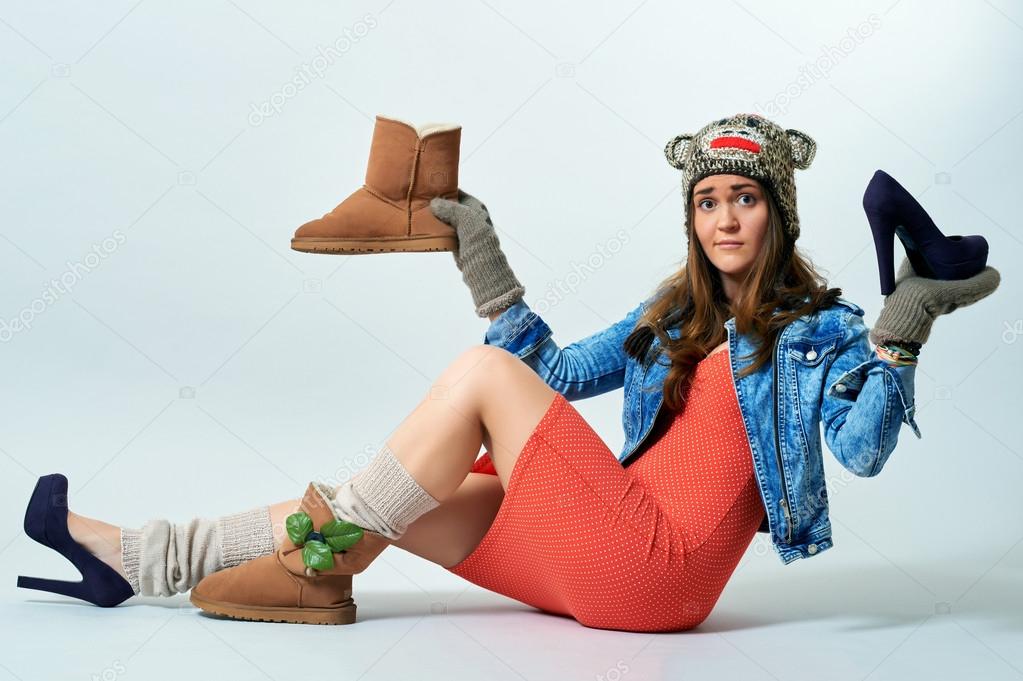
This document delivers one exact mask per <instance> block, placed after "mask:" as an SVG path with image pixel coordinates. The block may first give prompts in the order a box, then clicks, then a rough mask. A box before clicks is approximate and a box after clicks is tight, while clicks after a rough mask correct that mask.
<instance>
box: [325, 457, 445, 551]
mask: <svg viewBox="0 0 1023 681" xmlns="http://www.w3.org/2000/svg"><path fill="white" fill-rule="evenodd" d="M331 504H332V505H333V507H334V512H335V513H336V514H337V516H338V517H339V518H341V519H342V520H347V521H348V522H351V523H355V524H356V525H358V526H359V527H361V528H363V529H366V530H372V531H373V532H376V533H378V534H382V535H384V536H385V537H387V538H388V539H397V538H398V537H400V536H401V535H402V534H404V533H405V530H406V529H408V526H409V524H411V523H412V521H414V520H415V519H416V518H418V517H419V516H421V515H423V514H424V513H426V512H427V511H430V510H432V509H434V508H436V507H437V506H439V505H440V502H439V501H437V500H436V499H435V498H433V497H432V496H431V495H430V494H429V492H427V491H426V490H424V489H423V488H422V487H420V486H419V483H418V482H416V479H415V478H413V477H412V475H411V474H409V472H408V470H406V469H405V467H404V466H403V465H402V464H401V462H400V461H398V459H396V458H395V457H394V452H392V451H391V448H390V447H388V446H387V443H384V446H383V447H381V448H380V451H379V452H377V455H376V456H374V457H373V460H372V461H370V462H369V465H368V466H366V467H365V468H364V469H362V470H361V471H359V473H358V474H357V475H356V476H355V477H353V478H352V479H351V480H349V481H348V482H346V483H344V484H342V485H339V486H338V487H337V488H336V490H335V494H334V498H333V499H332V500H331Z"/></svg>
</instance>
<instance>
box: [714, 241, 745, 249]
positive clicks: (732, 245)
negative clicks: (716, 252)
mask: <svg viewBox="0 0 1023 681" xmlns="http://www.w3.org/2000/svg"><path fill="white" fill-rule="evenodd" d="M740 246H742V244H741V243H736V242H734V241H731V242H728V241H722V242H721V243H719V244H718V248H729V249H731V248H739V247H740Z"/></svg>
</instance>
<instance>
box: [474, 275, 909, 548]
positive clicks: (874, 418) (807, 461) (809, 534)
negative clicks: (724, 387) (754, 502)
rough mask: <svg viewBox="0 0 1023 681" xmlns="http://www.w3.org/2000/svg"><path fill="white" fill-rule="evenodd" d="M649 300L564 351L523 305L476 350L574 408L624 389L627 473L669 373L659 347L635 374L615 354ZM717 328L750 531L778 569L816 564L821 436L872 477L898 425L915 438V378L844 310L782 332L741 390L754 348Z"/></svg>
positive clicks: (822, 539)
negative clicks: (740, 436) (754, 512)
mask: <svg viewBox="0 0 1023 681" xmlns="http://www.w3.org/2000/svg"><path fill="white" fill-rule="evenodd" d="M655 295H656V294H655ZM654 299H655V297H654V296H651V297H650V298H647V299H646V300H644V301H643V302H642V303H640V304H639V305H637V306H636V307H635V308H634V309H633V310H632V311H630V312H629V313H628V314H627V315H626V316H625V318H624V319H622V320H621V321H619V322H617V323H615V324H612V325H611V326H609V327H608V328H606V329H604V330H602V331H598V332H596V333H594V334H592V335H590V336H588V337H586V338H583V339H582V340H578V341H576V342H574V343H572V344H570V345H568V346H566V347H564V348H562V347H559V346H558V344H557V343H556V342H555V341H554V340H553V338H552V335H553V332H552V331H551V329H550V327H549V326H548V325H547V324H546V322H544V320H543V319H542V318H541V317H540V316H539V315H537V314H536V313H535V312H533V311H532V310H531V309H530V308H529V306H528V305H527V304H526V303H525V302H524V301H523V300H519V301H518V302H516V303H515V304H513V305H512V306H510V307H509V308H507V309H506V310H504V311H503V312H502V313H501V314H500V315H499V316H498V317H496V318H495V319H494V320H493V322H491V324H490V327H489V328H488V329H487V331H486V334H485V336H484V340H483V342H484V344H487V345H496V346H499V347H502V348H504V349H505V350H507V351H509V352H511V353H512V354H514V355H516V356H518V357H519V358H520V359H521V360H522V361H523V362H525V363H526V364H527V365H529V366H530V367H531V368H532V369H533V370H534V371H536V372H537V374H538V375H539V376H540V377H541V378H542V379H543V380H544V381H545V382H546V383H547V385H549V386H550V387H552V388H554V389H555V390H557V391H558V392H560V393H561V394H562V395H564V396H565V398H566V399H568V400H569V401H572V400H579V399H583V398H587V397H592V396H594V395H600V394H602V393H606V392H608V391H610V390H615V389H617V388H621V387H623V386H624V388H625V395H624V408H623V411H622V425H623V426H624V429H625V444H624V446H623V447H622V451H621V452H620V453H619V454H618V455H617V458H618V460H619V461H620V462H622V463H623V464H627V462H628V460H629V457H630V456H631V455H632V454H633V453H635V452H636V451H637V449H638V448H639V447H640V445H642V444H643V443H644V440H645V439H646V437H647V436H648V435H649V434H650V432H651V430H652V429H653V426H654V422H655V420H656V418H657V414H658V412H659V411H660V408H661V405H662V402H663V392H662V388H663V384H664V380H665V378H666V377H667V374H668V370H669V368H670V362H669V361H668V358H667V355H666V354H664V353H663V348H661V347H660V342H659V340H658V339H657V338H656V337H655V338H654V340H653V343H652V345H651V347H650V350H649V351H648V353H647V355H646V358H645V359H644V360H643V361H642V362H640V361H639V360H637V359H636V358H634V357H632V356H630V355H628V354H627V353H626V352H625V350H624V349H623V348H622V343H623V342H624V340H625V338H626V337H627V336H628V335H629V333H631V331H632V329H633V328H634V327H635V325H636V322H637V321H638V319H639V317H640V315H641V314H642V313H643V311H644V310H646V309H647V307H648V306H649V305H650V304H651V303H652V302H653V301H654ZM724 326H725V328H726V329H727V331H728V352H729V355H730V360H729V361H730V365H731V373H732V383H733V386H734V388H735V393H736V396H737V398H738V404H739V409H740V411H741V413H742V419H743V423H744V426H745V430H746V436H747V438H748V440H749V447H750V451H751V453H752V457H753V465H754V470H755V473H756V476H757V481H758V483H759V487H760V494H761V498H762V500H763V502H764V507H765V509H766V510H767V514H766V517H765V519H764V522H763V523H762V524H761V526H760V528H759V529H758V530H757V531H758V532H766V533H769V534H770V536H771V539H772V543H773V545H774V548H775V551H776V552H777V553H778V555H779V557H780V558H781V561H782V563H783V564H788V563H790V562H792V561H794V560H796V559H797V558H807V557H810V556H813V555H816V554H818V553H820V552H822V551H824V550H826V549H829V548H831V546H832V543H833V542H832V537H831V522H830V520H829V518H828V497H827V487H826V484H825V478H824V462H823V455H822V451H821V425H823V432H824V442H825V443H826V444H827V445H828V448H829V449H830V450H831V452H832V453H833V454H834V456H835V458H837V459H838V461H839V462H840V463H841V464H842V466H844V467H845V468H846V469H847V470H849V471H851V472H852V473H853V474H855V475H857V476H862V477H869V476H874V475H877V474H878V473H879V472H880V471H881V468H882V467H883V466H884V465H885V462H886V461H887V460H888V456H889V455H890V454H891V453H892V450H894V449H895V445H896V442H897V441H898V435H899V430H900V427H901V425H902V423H906V424H908V425H909V426H910V427H911V428H912V430H913V433H914V434H915V435H916V436H917V437H918V438H919V437H921V436H920V429H919V428H918V427H917V425H916V421H915V420H914V418H913V414H914V411H915V401H914V395H913V391H914V376H915V370H916V367H915V366H905V367H897V366H892V365H889V364H888V363H887V362H885V361H884V360H882V359H880V358H879V357H877V355H876V354H875V353H874V351H873V349H872V347H871V345H870V342H869V339H868V336H867V331H868V329H867V326H866V325H865V324H864V322H863V309H862V308H861V307H859V306H858V305H856V304H855V303H852V302H850V301H848V300H846V299H844V298H838V299H837V301H836V304H835V305H832V306H831V307H828V308H826V309H822V310H818V311H817V312H815V313H814V314H812V315H804V316H803V317H800V318H799V319H797V320H796V321H794V322H792V323H790V324H788V325H787V326H786V327H785V328H784V329H783V330H782V332H781V333H780V334H779V337H778V341H777V343H776V345H775V347H774V359H773V361H772V362H770V363H765V365H764V366H762V367H761V368H760V369H759V370H758V371H756V372H754V373H752V374H750V375H749V376H745V377H742V378H738V374H739V372H740V371H741V370H742V369H743V368H744V367H745V366H747V365H748V364H752V353H753V352H754V351H755V350H756V348H757V347H758V345H757V343H756V341H755V340H754V339H752V338H749V337H747V336H746V335H744V334H738V333H736V330H735V317H732V318H730V319H729V320H728V321H727V322H725V324H724ZM667 334H668V336H669V337H670V338H672V339H676V338H678V337H679V335H680V334H681V330H680V329H679V328H678V327H677V326H675V327H672V328H669V329H667ZM662 356H663V360H661V359H660V358H661V357H662Z"/></svg>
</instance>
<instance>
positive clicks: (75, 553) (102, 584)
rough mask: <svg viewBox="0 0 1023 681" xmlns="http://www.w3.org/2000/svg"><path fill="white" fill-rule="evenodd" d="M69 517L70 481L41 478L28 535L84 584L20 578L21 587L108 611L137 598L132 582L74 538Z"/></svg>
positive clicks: (31, 503)
mask: <svg viewBox="0 0 1023 681" xmlns="http://www.w3.org/2000/svg"><path fill="white" fill-rule="evenodd" d="M67 514H68V505H67V478H66V477H64V476H63V475H61V474H60V473H53V474H51V475H44V476H42V477H40V478H39V480H38V481H37V482H36V486H35V489H34V490H33V491H32V497H31V498H30V499H29V502H28V508H26V509H25V534H27V535H28V536H29V537H31V538H32V539H34V540H35V541H37V542H39V543H40V544H42V545H43V546H46V547H48V548H51V549H53V550H54V551H56V552H58V553H60V554H61V555H62V556H64V557H65V558H67V559H68V560H70V561H71V562H72V563H74V566H75V567H76V568H78V571H79V572H80V573H82V581H80V582H65V581H61V580H58V579H43V578H41V577H25V576H22V575H19V576H18V586H20V587H22V588H24V589H38V590H40V591H50V592H52V593H57V594H61V595H63V596H73V597H74V598H80V599H82V600H85V601H89V602H90V603H92V604H94V605H98V606H101V607H104V608H110V607H113V606H115V605H117V604H119V603H122V602H123V601H125V600H127V599H128V598H130V597H131V596H133V595H134V592H133V591H132V588H131V584H129V583H128V580H126V579H125V578H124V577H122V576H121V575H120V574H119V573H118V572H117V570H115V569H114V568H112V567H110V566H109V565H107V564H106V563H104V562H103V561H101V560H100V559H99V558H97V557H96V556H94V555H92V554H91V553H89V552H88V551H87V550H86V549H85V548H84V547H83V546H82V545H81V544H79V543H78V542H76V541H75V540H74V539H72V538H71V533H70V532H69V531H68V528H67Z"/></svg>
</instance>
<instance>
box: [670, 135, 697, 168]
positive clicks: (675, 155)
mask: <svg viewBox="0 0 1023 681" xmlns="http://www.w3.org/2000/svg"><path fill="white" fill-rule="evenodd" d="M692 141H693V136H692V135H676V136H675V137H672V138H671V139H670V140H668V143H667V144H665V145H664V157H665V158H666V159H668V163H670V164H671V166H672V167H673V168H676V169H678V170H682V168H684V167H685V161H684V160H683V159H684V158H685V155H686V149H688V148H689V144H690V143H691V142H692Z"/></svg>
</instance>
